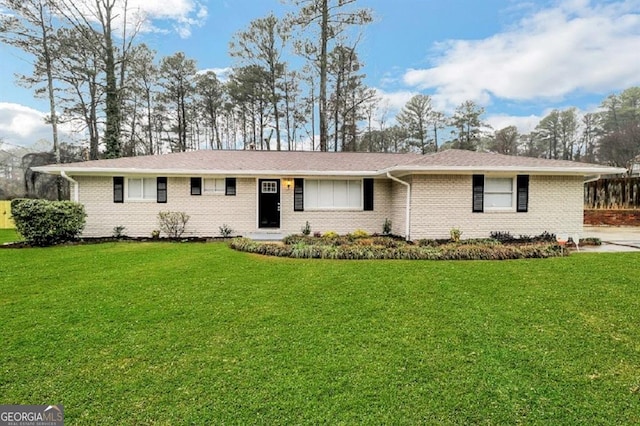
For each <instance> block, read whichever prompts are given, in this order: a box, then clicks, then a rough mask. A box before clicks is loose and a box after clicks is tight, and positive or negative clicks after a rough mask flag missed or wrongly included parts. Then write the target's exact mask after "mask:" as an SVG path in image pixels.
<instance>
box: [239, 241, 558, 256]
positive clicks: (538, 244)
mask: <svg viewBox="0 0 640 426" xmlns="http://www.w3.org/2000/svg"><path fill="white" fill-rule="evenodd" d="M229 245H230V246H231V248H233V249H235V250H239V251H245V252H249V253H257V254H262V255H268V256H280V257H291V258H304V259H415V260H506V259H525V258H548V257H559V256H564V255H566V253H567V252H566V250H562V248H561V247H560V246H559V245H558V244H557V243H556V242H555V240H554V241H551V240H544V239H543V240H536V241H526V242H520V241H513V242H511V243H502V242H500V241H498V240H496V239H491V238H488V239H475V240H461V241H458V242H453V241H451V240H420V241H417V242H416V243H413V242H407V241H404V240H402V239H399V238H395V237H390V236H367V237H354V236H353V235H346V236H335V235H331V236H329V237H326V236H325V237H311V236H304V235H290V236H288V237H286V238H284V239H283V241H282V242H281V243H273V242H259V241H254V240H250V239H248V238H235V239H233V240H231V242H230V243H229Z"/></svg>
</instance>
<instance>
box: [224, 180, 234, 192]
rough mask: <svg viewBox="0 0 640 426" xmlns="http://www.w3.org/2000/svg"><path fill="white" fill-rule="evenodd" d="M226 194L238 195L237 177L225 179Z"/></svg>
mask: <svg viewBox="0 0 640 426" xmlns="http://www.w3.org/2000/svg"><path fill="white" fill-rule="evenodd" d="M224 195H236V178H226V179H225V180H224Z"/></svg>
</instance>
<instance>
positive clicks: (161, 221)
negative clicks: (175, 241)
mask: <svg viewBox="0 0 640 426" xmlns="http://www.w3.org/2000/svg"><path fill="white" fill-rule="evenodd" d="M190 217H191V216H189V215H188V214H186V213H185V212H171V211H164V212H160V213H158V225H159V226H160V231H162V232H164V233H165V234H167V235H168V236H169V238H180V237H181V236H182V234H183V233H184V230H185V228H186V227H187V222H189V218H190Z"/></svg>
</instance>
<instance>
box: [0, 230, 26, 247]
mask: <svg viewBox="0 0 640 426" xmlns="http://www.w3.org/2000/svg"><path fill="white" fill-rule="evenodd" d="M20 240H22V238H21V237H20V236H19V235H18V233H17V232H16V231H15V229H0V244H3V243H12V242H14V241H20Z"/></svg>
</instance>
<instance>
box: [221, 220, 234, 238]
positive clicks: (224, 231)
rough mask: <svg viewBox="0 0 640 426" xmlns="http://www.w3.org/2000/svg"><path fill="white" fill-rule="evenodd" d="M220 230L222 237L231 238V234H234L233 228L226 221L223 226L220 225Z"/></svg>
mask: <svg viewBox="0 0 640 426" xmlns="http://www.w3.org/2000/svg"><path fill="white" fill-rule="evenodd" d="M218 230H219V231H220V236H221V237H222V238H229V237H230V236H231V234H233V229H232V228H231V227H230V226H229V225H227V224H226V223H224V224H222V226H218Z"/></svg>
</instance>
